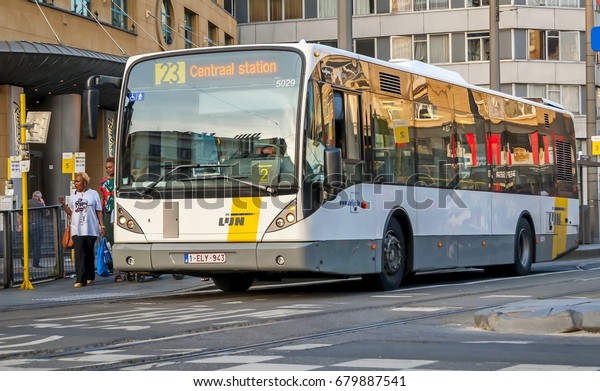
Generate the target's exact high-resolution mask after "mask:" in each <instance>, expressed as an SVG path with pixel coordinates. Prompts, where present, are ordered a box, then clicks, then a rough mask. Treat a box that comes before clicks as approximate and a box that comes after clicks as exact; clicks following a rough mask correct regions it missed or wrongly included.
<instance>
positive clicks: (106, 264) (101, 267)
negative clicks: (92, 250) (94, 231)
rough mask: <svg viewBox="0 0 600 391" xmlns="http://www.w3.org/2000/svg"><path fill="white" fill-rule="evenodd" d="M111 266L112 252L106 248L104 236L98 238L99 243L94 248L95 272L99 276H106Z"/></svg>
mask: <svg viewBox="0 0 600 391" xmlns="http://www.w3.org/2000/svg"><path fill="white" fill-rule="evenodd" d="M111 266H112V254H111V253H110V249H109V248H108V243H107V241H106V238H105V237H102V239H100V244H99V245H98V248H97V249H96V273H98V275H99V276H100V277H108V276H109V274H110V269H111Z"/></svg>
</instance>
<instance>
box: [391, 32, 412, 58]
mask: <svg viewBox="0 0 600 391" xmlns="http://www.w3.org/2000/svg"><path fill="white" fill-rule="evenodd" d="M391 52H392V58H391V59H392V60H412V58H413V57H412V37H411V36H407V37H406V36H405V37H392V51H391Z"/></svg>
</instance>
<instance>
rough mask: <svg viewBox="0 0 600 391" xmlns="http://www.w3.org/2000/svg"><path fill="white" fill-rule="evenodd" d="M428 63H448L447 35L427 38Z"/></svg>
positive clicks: (448, 43)
mask: <svg viewBox="0 0 600 391" xmlns="http://www.w3.org/2000/svg"><path fill="white" fill-rule="evenodd" d="M429 62H430V63H431V64H440V63H447V62H450V36H449V35H448V34H441V35H430V36H429Z"/></svg>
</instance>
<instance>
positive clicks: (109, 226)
mask: <svg viewBox="0 0 600 391" xmlns="http://www.w3.org/2000/svg"><path fill="white" fill-rule="evenodd" d="M105 168H106V176H105V177H104V178H102V180H101V181H100V194H101V196H102V210H103V213H102V214H103V216H104V219H103V220H102V222H103V225H104V227H105V228H104V229H105V233H104V237H105V238H106V241H107V242H109V243H110V244H111V245H113V244H114V240H115V239H114V233H113V232H114V231H113V223H114V222H115V158H114V157H113V156H109V157H108V158H107V159H106V162H105ZM111 267H112V266H111ZM111 272H113V270H111ZM114 274H115V282H121V281H123V277H122V276H121V272H119V271H118V270H114Z"/></svg>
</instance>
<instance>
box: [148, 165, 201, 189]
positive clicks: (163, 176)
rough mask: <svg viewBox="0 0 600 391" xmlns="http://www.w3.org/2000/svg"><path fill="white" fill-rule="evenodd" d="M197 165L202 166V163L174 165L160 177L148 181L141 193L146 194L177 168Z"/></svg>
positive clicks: (197, 166) (196, 166)
mask: <svg viewBox="0 0 600 391" xmlns="http://www.w3.org/2000/svg"><path fill="white" fill-rule="evenodd" d="M199 167H202V165H201V164H198V163H196V164H180V165H179V166H175V167H173V168H172V169H171V170H170V171H167V172H166V173H164V174H163V175H161V176H160V178H158V179H157V180H155V181H154V182H152V183H150V184H149V185H148V186H144V190H143V191H142V194H143V195H147V194H148V193H150V191H151V190H152V189H154V188H155V187H156V185H158V184H159V183H160V182H162V181H164V180H165V179H166V178H168V177H169V176H171V175H173V173H174V172H175V171H177V170H181V169H182V168H199Z"/></svg>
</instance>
